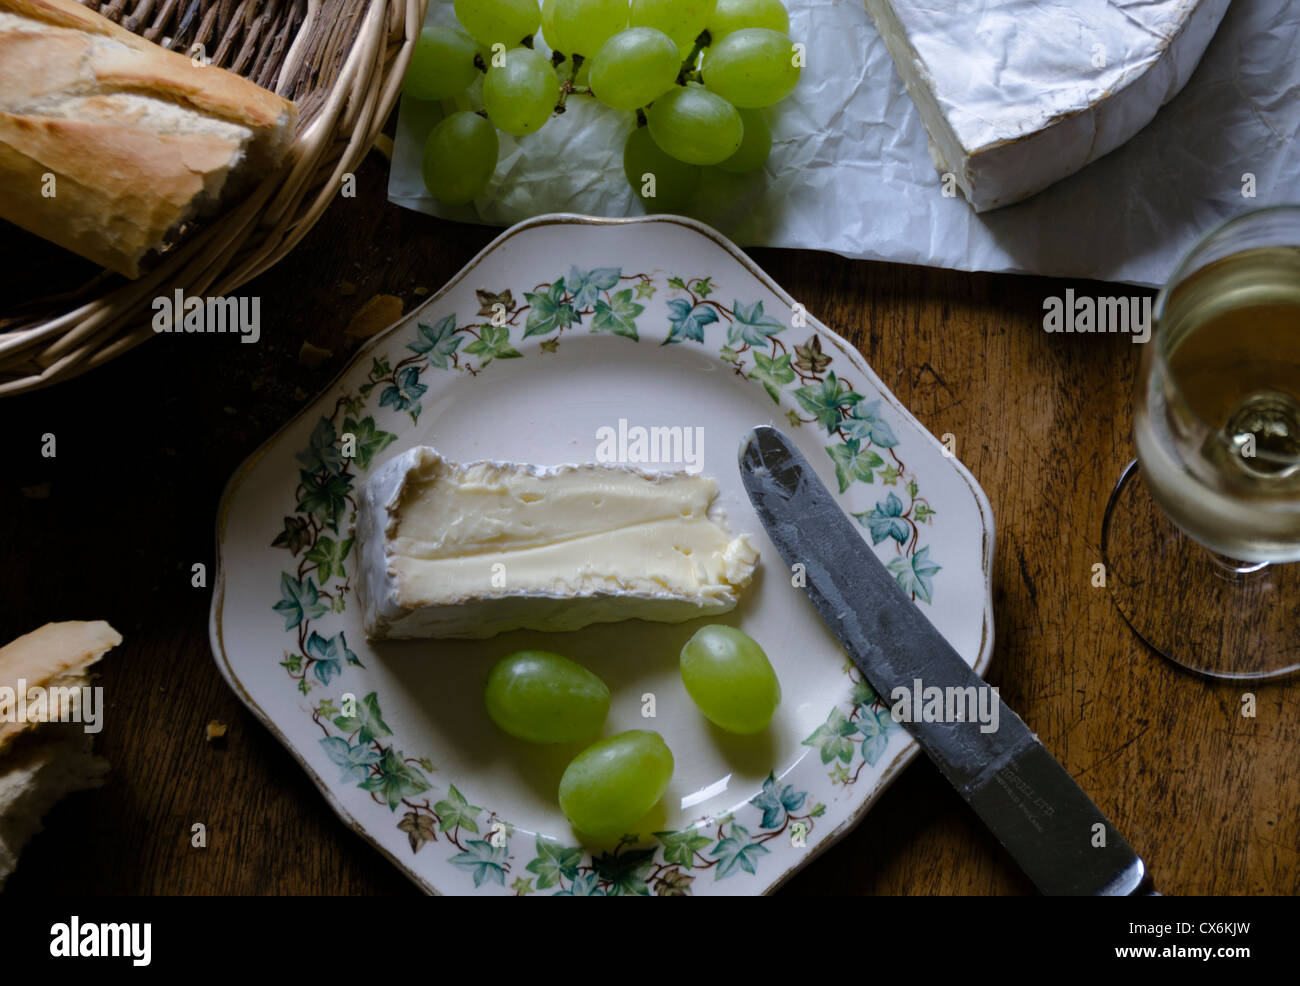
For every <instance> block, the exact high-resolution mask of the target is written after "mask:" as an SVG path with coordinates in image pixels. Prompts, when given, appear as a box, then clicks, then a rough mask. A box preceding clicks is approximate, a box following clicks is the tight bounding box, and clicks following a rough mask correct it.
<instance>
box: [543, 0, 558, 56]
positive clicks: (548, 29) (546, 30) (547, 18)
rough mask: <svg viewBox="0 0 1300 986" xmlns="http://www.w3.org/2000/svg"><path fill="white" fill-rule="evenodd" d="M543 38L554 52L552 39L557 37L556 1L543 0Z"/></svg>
mask: <svg viewBox="0 0 1300 986" xmlns="http://www.w3.org/2000/svg"><path fill="white" fill-rule="evenodd" d="M542 37H543V38H545V39H546V46H547V47H548V48H550V49H552V50H554V49H555V45H553V44H552V43H551V39H552V38H553V37H555V0H542Z"/></svg>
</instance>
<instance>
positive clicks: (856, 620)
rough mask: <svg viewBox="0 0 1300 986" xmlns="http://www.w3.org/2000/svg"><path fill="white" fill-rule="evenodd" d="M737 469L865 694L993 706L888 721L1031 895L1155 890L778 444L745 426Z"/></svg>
mask: <svg viewBox="0 0 1300 986" xmlns="http://www.w3.org/2000/svg"><path fill="white" fill-rule="evenodd" d="M740 472H741V477H742V479H743V481H744V484H745V490H746V492H748V494H749V499H750V501H751V502H752V503H753V505H754V509H755V510H756V511H758V516H759V518H760V519H761V520H762V521H763V526H764V527H765V528H767V535H768V537H770V538H771V539H772V542H773V543H774V544H775V545H776V548H777V551H779V552H780V554H781V557H782V558H783V559H785V562H786V564H787V565H795V564H801V565H803V569H802V571H803V572H804V575H805V578H804V579H803V582H804V592H806V593H807V595H808V598H809V599H811V600H812V603H813V605H814V606H816V607H817V611H818V613H820V614H821V617H822V619H823V620H824V621H825V622H826V625H827V626H828V627H830V629H831V630H832V631H833V632H834V633H835V636H836V637H838V638H839V640H840V643H841V644H843V645H844V649H845V650H846V651H847V652H848V655H849V657H850V658H851V659H852V660H853V663H854V664H856V665H857V667H858V669H859V670H860V671H861V672H862V674H863V675H864V676H865V677H866V680H867V682H868V683H869V684H870V685H871V687H872V688H874V689H875V690H876V694H878V695H879V696H881V698H882V699H885V700H891V699H893V698H894V697H895V696H898V698H899V699H906V700H907V701H908V703H909V704H908V705H907V706H901V707H900V706H898V705H895V708H900V709H901V708H917V703H916V700H913V699H912V698H911V696H912V695H913V694H914V693H915V691H916V689H918V688H921V689H923V690H924V691H925V692H926V694H927V695H943V696H947V695H949V694H953V695H957V696H977V697H978V700H979V704H978V705H977V706H974V707H978V708H986V709H988V710H989V711H990V712H992V711H993V705H994V704H996V707H997V708H996V717H995V716H993V715H989V716H987V717H985V719H986V721H984V722H980V721H969V720H970V719H971V717H970V716H969V715H967V717H966V718H967V719H968V721H965V722H954V721H906V720H909V719H914V718H917V719H926V718H929V717H927V716H926V715H924V714H923V715H921V716H915V715H907V714H905V715H901V716H900V717H899V718H901V719H903V720H904V721H903V722H902V725H903V727H904V728H905V729H907V731H908V732H909V733H911V735H912V736H913V737H915V739H916V740H917V742H918V743H920V745H921V749H923V750H925V752H926V753H927V754H928V755H929V757H930V759H931V760H933V761H934V762H935V764H936V765H937V766H938V768H939V770H940V771H942V772H943V775H944V776H945V777H946V778H948V781H949V782H950V783H951V784H952V786H953V787H955V788H956V789H957V791H958V793H959V794H961V796H962V797H963V798H965V799H966V802H967V803H968V804H969V805H970V806H971V807H972V808H973V809H975V813H976V814H977V815H979V816H980V818H981V819H982V820H983V821H984V824H985V825H987V826H988V827H989V828H990V829H991V830H992V832H993V834H994V835H995V836H997V838H998V841H999V842H1001V843H1002V845H1003V846H1004V847H1005V848H1006V850H1007V851H1008V852H1009V853H1010V854H1011V856H1012V857H1013V858H1014V859H1015V861H1016V862H1017V863H1018V864H1019V865H1020V868H1021V869H1022V870H1024V871H1025V875H1026V876H1028V877H1029V879H1030V880H1032V881H1033V883H1034V885H1035V886H1036V887H1037V888H1038V889H1039V891H1041V892H1042V893H1044V894H1079V895H1082V894H1091V895H1099V896H1124V895H1151V894H1154V893H1155V891H1154V889H1153V887H1152V884H1151V880H1150V877H1149V876H1148V874H1147V872H1146V866H1145V864H1144V863H1143V862H1142V860H1141V859H1140V858H1139V857H1138V855H1137V853H1135V852H1134V851H1133V849H1132V847H1131V846H1129V844H1128V843H1127V842H1125V841H1124V839H1123V837H1122V836H1121V835H1120V834H1119V832H1118V831H1116V829H1115V827H1114V826H1113V825H1111V824H1110V822H1109V821H1107V819H1106V817H1105V816H1104V815H1103V814H1102V813H1101V812H1100V811H1099V810H1098V808H1097V806H1096V805H1094V804H1093V803H1092V801H1091V800H1089V798H1088V796H1087V795H1086V794H1084V793H1083V790H1082V789H1081V788H1080V787H1079V785H1078V784H1076V783H1075V782H1074V779H1073V778H1072V777H1070V775H1069V773H1067V772H1066V770H1065V768H1064V767H1062V766H1061V765H1060V764H1059V763H1058V762H1057V761H1056V759H1055V758H1053V756H1052V755H1051V754H1050V753H1048V752H1047V749H1046V748H1045V747H1044V746H1043V744H1042V743H1040V742H1039V741H1038V738H1037V737H1036V736H1035V735H1034V734H1033V733H1031V732H1030V731H1029V727H1027V726H1026V725H1025V724H1024V722H1023V721H1022V720H1021V719H1020V717H1019V716H1017V715H1016V714H1015V713H1014V712H1012V711H1011V709H1009V708H1008V707H1007V705H1006V703H1004V702H1003V701H1002V700H1001V699H1000V698H999V697H998V696H997V693H996V690H995V689H993V688H992V687H991V686H989V685H988V684H986V683H985V682H984V681H983V680H982V679H981V678H980V677H979V676H978V675H976V674H975V672H974V671H973V670H972V669H971V667H970V666H969V665H968V664H967V663H966V662H965V661H964V660H962V658H961V655H959V654H958V653H957V652H956V651H955V650H954V649H953V648H952V645H951V644H949V643H948V641H947V640H945V639H944V637H943V635H942V634H940V633H939V631H937V630H936V629H935V628H934V626H933V625H932V624H931V623H930V621H929V620H928V619H926V617H925V614H923V613H922V612H921V611H920V609H918V608H917V606H916V605H915V604H914V603H913V602H912V600H911V598H910V596H909V594H908V593H907V592H905V591H904V590H903V588H902V587H901V586H900V585H899V584H898V582H897V581H896V580H895V579H894V576H893V575H891V574H890V572H889V570H888V569H886V568H885V566H884V565H883V564H882V563H881V561H880V559H878V558H877V557H876V555H875V552H874V551H872V550H871V548H870V546H868V544H867V542H866V540H865V539H864V538H863V537H862V535H861V533H860V532H859V531H858V529H857V528H855V527H854V526H853V524H852V523H851V522H850V520H849V518H848V517H847V516H846V515H845V513H844V510H843V509H842V508H841V507H840V505H839V504H838V503H836V502H835V499H834V498H833V497H832V496H831V494H830V492H829V491H828V490H827V489H826V487H825V486H824V485H823V484H822V482H821V480H820V479H818V478H817V475H816V473H814V472H813V469H812V467H811V466H810V465H809V464H808V462H807V460H806V459H804V457H803V456H802V455H801V454H800V453H799V451H798V450H797V449H795V448H794V447H793V446H792V445H791V444H790V442H789V440H788V439H787V438H786V437H785V436H784V435H782V434H781V432H779V431H777V430H776V429H775V428H770V427H767V426H761V427H758V428H754V429H753V430H752V431H750V432H749V434H748V435H746V436H745V440H744V442H742V444H741V447H740ZM935 687H937V688H938V689H940V691H939V692H937V693H931V692H930V691H929V689H931V688H935ZM900 688H901V689H903V691H902V692H901V693H900V692H898V689H900ZM949 688H954V689H963V690H965V689H974V691H961V692H956V693H950V692H948V691H947V689H949ZM967 702H968V703H969V698H967ZM984 703H990V704H987V705H986V704H984ZM953 708H954V709H955V708H956V705H955V704H954V705H953ZM971 708H973V707H972V706H971V705H969V704H967V705H966V709H967V710H968V711H969V710H970V709H971ZM936 709H937V706H936ZM918 710H919V709H918ZM940 718H944V717H943V716H941V717H940ZM990 724H996V729H988V727H989V725H990Z"/></svg>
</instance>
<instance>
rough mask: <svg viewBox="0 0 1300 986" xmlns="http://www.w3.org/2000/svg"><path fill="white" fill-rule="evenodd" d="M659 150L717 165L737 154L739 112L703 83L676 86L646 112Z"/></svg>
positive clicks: (741, 131) (741, 127)
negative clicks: (700, 84) (701, 84)
mask: <svg viewBox="0 0 1300 986" xmlns="http://www.w3.org/2000/svg"><path fill="white" fill-rule="evenodd" d="M646 119H648V120H649V121H650V136H652V137H653V138H654V142H655V143H656V144H658V145H659V147H660V149H661V150H663V151H665V152H667V153H668V154H671V155H672V156H673V157H675V158H677V160H679V161H685V162H686V163H687V164H717V163H718V162H719V161H725V160H726V159H727V158H729V157H731V155H732V154H734V153H736V148H738V147H739V146H740V140H741V137H742V136H743V135H744V129H745V127H744V124H743V123H741V121H740V114H739V113H738V112H736V108H735V107H734V106H732V105H731V104H730V103H729V102H727V101H726V100H725V99H723V98H722V97H721V96H719V95H718V94H717V93H713V92H709V90H707V89H705V88H703V87H702V86H697V85H689V86H677V87H675V88H673V89H672V90H670V91H669V92H667V93H665V94H664V95H662V96H660V97H659V98H658V99H656V100H655V101H654V105H653V106H651V107H650V109H649V110H648V111H647V112H646Z"/></svg>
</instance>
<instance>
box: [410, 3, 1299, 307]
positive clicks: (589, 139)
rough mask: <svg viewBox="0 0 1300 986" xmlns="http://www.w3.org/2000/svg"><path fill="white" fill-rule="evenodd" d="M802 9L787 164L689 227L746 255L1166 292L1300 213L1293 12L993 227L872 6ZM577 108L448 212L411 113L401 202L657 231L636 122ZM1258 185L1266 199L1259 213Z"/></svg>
mask: <svg viewBox="0 0 1300 986" xmlns="http://www.w3.org/2000/svg"><path fill="white" fill-rule="evenodd" d="M787 6H788V8H789V10H790V34H791V37H792V38H793V39H794V40H796V41H803V42H805V43H806V44H807V46H808V64H807V67H806V68H805V69H804V72H803V77H802V78H801V79H800V82H799V86H798V88H797V89H796V90H795V93H794V94H793V95H792V96H791V97H789V98H788V99H786V100H785V101H784V102H783V103H781V104H780V105H779V106H778V107H775V108H773V109H771V110H769V111H768V115H769V119H770V121H771V124H772V136H773V149H772V156H771V158H770V159H769V161H768V164H767V166H766V168H765V169H764V170H763V171H762V172H759V173H757V174H754V175H745V176H734V175H726V174H723V173H721V172H718V171H717V169H710V170H709V171H707V172H706V176H705V180H704V183H703V185H702V187H701V189H700V192H699V194H698V195H697V197H696V199H695V201H694V204H693V206H692V207H691V209H690V210H689V211H690V214H691V215H693V216H695V217H696V218H698V219H701V220H703V221H704V222H707V223H709V224H710V225H712V226H714V227H715V228H717V229H718V230H719V231H721V232H722V233H724V234H725V235H727V236H728V237H730V238H731V239H732V240H734V241H735V242H737V243H738V244H740V245H741V246H746V247H749V246H774V247H798V248H808V249H817V250H831V251H834V252H835V253H839V254H842V255H844V256H847V257H855V258H861V259H867V260H889V261H896V262H900V263H911V264H924V265H927V266H937V267H950V268H954V269H957V270H983V271H1012V272H1019V273H1032V274H1048V275H1060V276H1071V277H1095V278H1099V279H1103V280H1111V281H1123V282H1128V283H1133V284H1141V285H1158V284H1160V283H1161V282H1163V281H1164V280H1165V279H1166V278H1167V277H1168V275H1169V274H1170V273H1171V272H1172V271H1173V268H1174V266H1175V265H1176V263H1177V262H1178V259H1179V258H1180V257H1181V256H1182V254H1183V253H1185V252H1186V251H1187V249H1188V248H1189V247H1190V246H1191V245H1192V243H1194V242H1195V240H1196V239H1197V238H1198V237H1199V236H1200V235H1201V234H1202V233H1204V232H1205V231H1207V230H1208V229H1210V228H1211V227H1212V226H1214V225H1215V224H1217V223H1218V222H1220V221H1222V220H1224V219H1226V218H1228V217H1229V216H1232V215H1235V214H1237V213H1239V212H1242V211H1244V210H1246V209H1250V208H1254V207H1258V206H1263V205H1269V204H1274V203H1281V202H1288V201H1289V202H1295V201H1300V154H1298V153H1297V152H1296V148H1297V134H1298V132H1300V57H1298V56H1297V53H1298V52H1300V3H1295V2H1293V0H1237V2H1236V3H1234V4H1232V6H1231V7H1230V9H1229V10H1228V13H1227V14H1226V15H1225V17H1224V19H1223V22H1222V24H1221V25H1220V27H1219V30H1218V33H1217V34H1216V35H1215V37H1214V39H1213V40H1212V41H1211V42H1210V46H1209V48H1208V49H1207V50H1206V53H1205V56H1204V58H1203V59H1202V61H1201V64H1200V66H1199V67H1198V68H1197V69H1196V71H1195V72H1194V73H1193V75H1192V77H1191V80H1190V81H1189V82H1188V83H1187V85H1186V87H1185V88H1184V89H1183V91H1182V92H1181V93H1180V94H1179V95H1178V96H1176V97H1175V98H1174V99H1173V100H1172V101H1171V102H1170V103H1168V104H1167V105H1166V106H1165V107H1164V108H1163V109H1162V110H1161V111H1160V112H1159V113H1158V114H1157V115H1156V118H1155V119H1154V120H1153V121H1152V123H1151V124H1150V125H1149V126H1147V127H1146V129H1144V130H1142V131H1141V132H1140V133H1139V134H1138V135H1137V136H1136V137H1134V138H1133V139H1132V140H1130V141H1129V142H1128V143H1126V144H1124V145H1123V146H1121V147H1120V148H1119V149H1118V150H1116V151H1113V152H1112V153H1111V154H1109V155H1107V156H1106V157H1104V158H1102V159H1101V160H1099V161H1097V162H1095V163H1093V164H1091V165H1089V166H1087V167H1086V168H1084V169H1083V170H1082V171H1080V172H1078V173H1077V174H1075V175H1072V176H1070V177H1068V178H1065V179H1063V180H1062V181H1060V182H1058V183H1056V184H1055V185H1053V186H1052V187H1050V188H1049V189H1047V190H1046V191H1045V192H1042V193H1040V194H1038V195H1036V196H1034V197H1033V198H1030V199H1027V200H1026V201H1024V202H1021V203H1018V204H1016V205H1012V206H1008V207H1006V208H1003V209H998V210H995V211H992V212H987V213H983V214H980V215H977V214H976V213H975V212H974V211H973V210H972V209H971V208H970V206H969V205H968V204H967V203H966V201H965V200H964V199H963V198H961V197H960V196H958V197H956V198H945V197H943V196H942V195H941V194H939V189H940V186H939V176H938V175H937V173H936V172H935V169H934V165H933V164H932V163H931V158H930V153H929V149H928V141H927V135H926V132H925V128H924V126H923V125H922V124H921V120H920V117H919V116H918V114H917V111H916V108H915V107H914V106H913V104H912V101H911V99H910V98H909V97H908V96H907V94H906V92H905V90H904V88H903V83H902V80H901V79H900V78H899V76H898V73H897V71H895V69H894V66H893V62H892V61H891V59H890V57H889V53H888V52H887V51H886V50H885V45H884V42H883V41H882V40H881V38H880V36H879V34H878V33H877V31H876V28H875V25H874V24H873V23H872V20H871V18H870V16H868V14H867V13H866V10H865V9H864V8H863V6H862V3H861V0H787ZM429 21H430V22H432V23H454V22H455V21H454V15H453V13H452V10H451V3H450V2H449V0H432V2H431V4H430V10H429ZM475 105H479V104H478V103H475ZM568 106H569V109H568V112H566V113H565V114H564V115H563V116H561V117H558V118H556V119H553V120H552V121H551V122H550V123H548V124H547V125H546V126H545V127H544V128H543V129H542V130H541V131H540V132H538V133H536V134H532V135H530V136H528V137H526V138H523V139H522V140H516V139H514V138H512V137H510V136H508V135H506V134H501V135H500V138H501V156H500V161H499V163H498V166H497V171H496V175H495V176H494V178H493V180H492V183H491V185H490V186H489V187H488V189H487V191H486V193H485V194H484V196H483V198H482V199H480V200H479V201H478V202H476V203H475V204H473V205H471V206H461V207H448V206H444V205H442V204H441V203H439V202H437V201H436V200H434V199H433V198H432V197H430V196H429V194H428V193H427V192H426V191H425V188H424V182H423V180H422V178H421V174H420V156H421V151H422V148H423V143H424V137H425V135H426V134H427V133H428V131H429V129H430V127H431V126H432V121H433V120H435V119H437V116H438V113H439V112H440V111H439V110H438V108H437V107H435V106H430V105H428V104H421V103H418V102H415V101H413V100H407V99H403V101H402V106H401V109H400V112H399V116H398V125H397V139H396V146H395V150H394V156H393V166H392V171H391V174H390V177H389V186H388V197H389V199H390V200H391V201H393V202H395V203H397V204H399V205H403V206H406V207H408V208H411V209H416V210H419V211H421V212H427V213H430V214H432V215H438V216H444V217H446V218H450V219H458V220H462V221H465V222H475V223H486V224H491V225H499V226H507V225H510V224H512V223H514V222H517V221H519V220H521V219H525V218H527V217H529V216H534V215H538V214H540V213H544V212H579V213H586V214H589V215H597V216H633V215H640V214H641V213H642V212H643V211H644V210H643V209H642V208H641V205H640V203H639V202H638V201H637V200H636V197H635V196H634V195H633V194H632V191H631V189H630V188H628V186H627V183H626V181H625V179H624V177H623V169H622V148H623V141H624V139H625V138H626V136H627V133H628V131H629V130H630V129H631V127H632V125H633V122H634V121H633V119H632V114H630V113H620V112H616V111H614V110H610V109H607V108H605V107H602V106H600V105H598V104H596V103H595V102H594V101H593V100H591V99H590V98H588V97H570V99H569V102H568ZM1247 174H1249V175H1252V176H1253V191H1254V197H1248V196H1246V195H1243V188H1249V187H1250V183H1249V181H1248V180H1247V179H1246V178H1245V177H1244V176H1246V175H1247Z"/></svg>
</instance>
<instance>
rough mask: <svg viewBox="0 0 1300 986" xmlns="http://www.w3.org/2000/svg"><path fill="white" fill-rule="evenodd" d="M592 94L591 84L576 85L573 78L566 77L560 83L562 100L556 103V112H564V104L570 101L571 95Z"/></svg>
mask: <svg viewBox="0 0 1300 986" xmlns="http://www.w3.org/2000/svg"><path fill="white" fill-rule="evenodd" d="M574 57H575V58H577V57H578V56H577V55H575V56H574ZM591 94H592V92H591V86H575V85H574V84H573V80H572V79H566V80H565V81H564V82H563V83H562V84H561V85H560V101H559V102H558V103H556V104H555V112H556V113H563V112H564V110H565V106H564V104H565V103H566V102H568V99H569V96H570V95H577V96H590V95H591Z"/></svg>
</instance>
